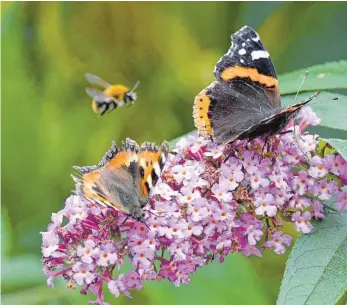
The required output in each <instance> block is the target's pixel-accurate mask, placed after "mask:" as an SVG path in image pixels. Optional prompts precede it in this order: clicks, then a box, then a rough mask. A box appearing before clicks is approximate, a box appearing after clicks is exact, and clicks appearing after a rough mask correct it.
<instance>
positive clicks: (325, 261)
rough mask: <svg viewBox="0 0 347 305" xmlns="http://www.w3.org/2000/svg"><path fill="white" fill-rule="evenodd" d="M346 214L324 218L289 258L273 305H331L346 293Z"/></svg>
mask: <svg viewBox="0 0 347 305" xmlns="http://www.w3.org/2000/svg"><path fill="white" fill-rule="evenodd" d="M346 272H347V213H339V214H328V215H327V216H326V218H325V220H324V221H322V222H315V223H314V229H313V231H312V233H311V234H302V235H300V237H299V238H298V239H297V242H296V244H295V245H294V248H293V250H292V252H291V254H290V257H289V259H288V261H287V264H286V271H285V274H284V278H283V280H282V285H281V290H280V294H279V297H278V300H277V305H284V304H285V305H301V304H306V305H308V304H312V305H320V304H327V305H332V304H335V303H336V302H337V301H338V300H339V298H340V297H341V296H342V295H343V294H344V292H345V291H346V289H347V276H346Z"/></svg>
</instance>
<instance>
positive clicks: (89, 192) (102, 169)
mask: <svg viewBox="0 0 347 305" xmlns="http://www.w3.org/2000/svg"><path fill="white" fill-rule="evenodd" d="M138 152H139V147H138V145H137V144H136V142H135V141H133V140H131V139H126V141H125V142H122V145H121V147H118V146H117V144H116V143H115V142H114V141H113V142H112V146H111V148H110V149H109V150H108V151H107V152H106V153H105V155H104V156H103V158H102V160H101V161H100V162H99V164H98V165H97V166H85V167H76V166H75V167H74V168H75V169H76V170H78V171H79V172H80V173H81V174H82V177H81V178H80V179H79V178H76V177H74V180H75V181H76V188H77V193H79V194H80V195H82V196H84V197H85V198H86V199H87V200H89V201H91V202H95V203H98V204H101V205H103V206H109V207H113V208H115V209H116V210H119V211H124V212H126V210H124V206H125V205H124V204H121V202H119V200H118V201H114V200H115V195H114V196H111V193H110V191H111V189H112V185H113V184H114V183H116V182H117V183H118V185H121V183H120V180H121V178H124V181H125V182H126V185H129V186H131V187H132V193H134V194H135V193H136V188H135V183H134V180H133V179H134V178H133V177H132V173H131V172H130V171H129V170H128V169H129V168H130V167H133V165H131V164H132V163H136V164H137V160H138ZM107 178H110V183H107V182H106V179H107ZM111 178H112V179H111ZM111 181H113V182H111ZM129 181H130V182H131V183H130V182H129Z"/></svg>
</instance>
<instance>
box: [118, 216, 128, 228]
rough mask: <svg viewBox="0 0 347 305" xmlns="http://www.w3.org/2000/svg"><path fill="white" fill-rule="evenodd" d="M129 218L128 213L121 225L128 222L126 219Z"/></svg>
mask: <svg viewBox="0 0 347 305" xmlns="http://www.w3.org/2000/svg"><path fill="white" fill-rule="evenodd" d="M128 218H129V216H128V215H127V217H126V218H125V219H124V221H123V222H122V223H121V224H120V225H119V226H120V227H121V226H122V225H124V224H125V223H126V221H127V220H128Z"/></svg>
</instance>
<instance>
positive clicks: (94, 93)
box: [86, 88, 113, 102]
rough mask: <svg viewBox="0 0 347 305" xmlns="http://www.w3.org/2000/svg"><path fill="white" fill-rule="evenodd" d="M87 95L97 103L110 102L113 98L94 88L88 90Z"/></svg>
mask: <svg viewBox="0 0 347 305" xmlns="http://www.w3.org/2000/svg"><path fill="white" fill-rule="evenodd" d="M86 92H87V94H88V95H89V96H90V97H91V98H92V99H94V100H95V101H96V102H110V101H112V100H113V99H112V97H110V96H106V95H104V94H103V93H102V92H101V91H99V90H97V89H93V88H86Z"/></svg>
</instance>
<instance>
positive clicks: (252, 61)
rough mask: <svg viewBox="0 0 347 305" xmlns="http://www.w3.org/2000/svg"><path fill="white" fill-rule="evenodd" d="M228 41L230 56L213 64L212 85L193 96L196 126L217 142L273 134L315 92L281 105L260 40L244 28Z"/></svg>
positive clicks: (227, 55) (282, 126)
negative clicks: (299, 99)
mask: <svg viewBox="0 0 347 305" xmlns="http://www.w3.org/2000/svg"><path fill="white" fill-rule="evenodd" d="M231 39H232V44H231V47H230V49H229V51H228V52H227V53H226V54H225V55H224V56H223V57H222V58H221V59H220V60H219V61H218V62H217V64H216V67H215V70H214V75H215V78H216V81H215V82H213V83H212V84H211V85H210V86H208V87H207V88H205V89H204V90H203V91H201V92H200V93H199V94H198V95H197V96H196V97H195V101H194V107H193V117H194V123H195V126H196V128H197V129H198V131H199V134H200V135H202V136H205V137H213V138H214V139H215V140H216V141H217V143H232V142H234V141H236V140H238V139H240V140H242V139H249V140H252V139H254V138H256V137H259V136H265V137H268V136H271V135H275V134H278V133H279V132H281V130H282V129H283V128H284V127H285V126H286V125H287V124H288V123H289V121H290V120H291V119H293V118H294V117H295V116H296V115H297V114H298V112H299V111H300V110H301V108H302V107H303V106H304V105H306V104H307V103H308V102H310V101H311V100H312V99H313V98H314V97H315V96H317V95H318V94H319V92H317V93H316V94H314V95H312V96H311V97H309V98H307V99H305V100H304V101H302V102H300V103H297V104H295V105H293V106H290V107H288V108H285V107H283V106H281V101H280V94H279V87H278V80H277V77H276V72H275V68H274V66H273V64H272V62H271V59H270V55H269V53H268V52H267V51H266V49H265V47H264V45H263V44H262V42H261V40H260V37H259V35H258V34H257V33H256V32H255V31H254V30H253V29H252V28H250V27H249V26H244V27H243V28H241V29H240V30H239V31H238V32H236V33H235V34H233V35H232V36H231Z"/></svg>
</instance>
